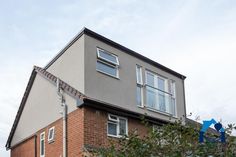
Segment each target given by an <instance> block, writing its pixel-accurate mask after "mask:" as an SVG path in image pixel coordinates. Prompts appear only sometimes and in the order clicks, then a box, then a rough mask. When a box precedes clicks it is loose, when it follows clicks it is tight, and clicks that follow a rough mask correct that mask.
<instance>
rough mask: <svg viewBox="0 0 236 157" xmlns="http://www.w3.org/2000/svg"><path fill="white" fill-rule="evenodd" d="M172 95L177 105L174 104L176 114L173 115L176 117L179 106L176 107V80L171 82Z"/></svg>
mask: <svg viewBox="0 0 236 157" xmlns="http://www.w3.org/2000/svg"><path fill="white" fill-rule="evenodd" d="M172 83H173V85H174V87H173V89H172V85H171V84H172ZM172 90H173V91H172ZM170 93H171V99H174V103H175V104H174V112H175V113H173V114H174V116H176V115H177V105H176V103H177V101H176V81H175V80H170Z"/></svg>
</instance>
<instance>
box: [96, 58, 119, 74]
mask: <svg viewBox="0 0 236 157" xmlns="http://www.w3.org/2000/svg"><path fill="white" fill-rule="evenodd" d="M97 70H99V71H102V72H104V73H107V74H109V75H112V76H115V77H117V68H116V67H113V66H111V65H108V64H105V63H102V62H100V61H97Z"/></svg>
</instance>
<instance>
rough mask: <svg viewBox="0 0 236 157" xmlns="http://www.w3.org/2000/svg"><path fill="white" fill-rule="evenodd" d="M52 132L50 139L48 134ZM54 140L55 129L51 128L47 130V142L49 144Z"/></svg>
mask: <svg viewBox="0 0 236 157" xmlns="http://www.w3.org/2000/svg"><path fill="white" fill-rule="evenodd" d="M51 131H52V137H51V138H50V132H51ZM54 138H55V127H54V126H53V127H51V128H50V129H48V142H49V143H51V142H53V141H54Z"/></svg>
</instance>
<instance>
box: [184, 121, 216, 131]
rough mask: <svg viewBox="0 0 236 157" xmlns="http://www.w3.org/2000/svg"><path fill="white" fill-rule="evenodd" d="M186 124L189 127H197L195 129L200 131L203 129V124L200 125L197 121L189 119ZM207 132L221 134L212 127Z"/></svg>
mask: <svg viewBox="0 0 236 157" xmlns="http://www.w3.org/2000/svg"><path fill="white" fill-rule="evenodd" d="M185 122H186V124H187V125H190V126H193V127H195V128H198V129H199V130H200V129H201V127H202V124H201V123H199V122H197V121H195V120H192V119H189V118H186V120H185ZM207 131H208V132H209V133H211V134H214V135H219V132H217V131H216V130H215V129H213V128H211V127H210V128H208V130H207Z"/></svg>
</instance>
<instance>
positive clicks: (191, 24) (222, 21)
mask: <svg viewBox="0 0 236 157" xmlns="http://www.w3.org/2000/svg"><path fill="white" fill-rule="evenodd" d="M84 26H86V27H88V28H90V29H92V30H94V31H96V32H98V33H100V34H102V35H104V36H106V37H108V38H110V39H112V40H114V41H116V42H118V43H120V44H122V45H124V46H126V47H128V48H130V49H133V50H135V51H137V52H139V53H141V54H142V55H144V56H147V57H149V58H151V59H153V60H155V61H157V62H159V63H161V64H163V65H165V66H167V67H169V68H172V69H173V70H175V71H177V72H180V73H182V74H184V75H186V76H187V79H186V85H185V86H186V100H187V112H188V113H189V112H193V116H192V118H195V116H197V115H199V116H200V117H201V119H202V120H203V119H211V118H215V119H216V120H220V119H222V120H223V124H224V123H225V124H226V123H233V122H235V120H236V116H235V114H234V111H235V110H236V107H235V100H234V98H235V91H236V85H235V80H236V72H235V70H234V68H235V67H236V62H235V60H236V54H235V50H236V1H235V0H214V1H213V0H176V1H173V0H147V1H138V0H129V1H125V0H112V1H111V0H103V1H98V0H90V1H89V0H88V1H78V0H77V1H75V0H74V1H73V0H67V1H66V0H65V1H62V0H59V1H46V0H41V1H37V2H36V1H26V0H21V1H11V0H9V1H0V43H1V44H0V63H1V66H0V82H1V90H0V95H1V96H0V108H1V110H0V119H1V120H0V156H1V157H7V156H8V154H9V152H6V151H5V148H4V146H5V143H6V139H7V136H8V134H9V131H10V128H11V126H12V123H13V120H14V118H15V115H16V112H17V109H18V106H19V104H20V101H21V98H22V96H23V93H24V90H25V88H26V84H27V81H28V79H29V76H30V73H31V70H32V67H33V65H38V66H42V67H43V66H45V65H46V63H47V62H48V61H49V60H50V59H51V58H52V57H53V56H54V55H55V54H56V53H57V52H58V51H59V50H60V49H61V48H63V46H65V44H66V43H67V42H68V41H69V40H70V39H71V38H72V37H73V36H74V35H75V34H77V33H78V31H79V30H81V29H82V27H84Z"/></svg>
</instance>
